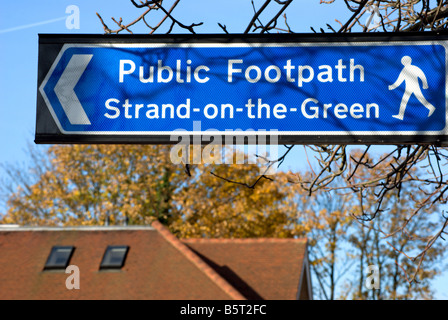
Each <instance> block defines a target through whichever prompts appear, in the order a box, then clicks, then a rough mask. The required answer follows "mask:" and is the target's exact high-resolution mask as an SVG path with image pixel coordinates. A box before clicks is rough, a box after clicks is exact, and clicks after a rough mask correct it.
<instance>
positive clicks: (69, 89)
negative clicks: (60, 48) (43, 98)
mask: <svg viewBox="0 0 448 320" xmlns="http://www.w3.org/2000/svg"><path fill="white" fill-rule="evenodd" d="M92 57H93V54H74V55H73V56H72V58H71V59H70V61H69V62H68V65H67V67H66V68H65V70H64V72H62V75H61V78H60V79H59V81H58V83H57V84H56V86H55V87H54V92H55V93H56V96H57V97H58V99H59V102H60V103H61V106H62V108H63V109H64V111H65V114H66V115H67V118H68V120H69V121H70V123H71V124H91V123H90V120H89V118H88V117H87V114H86V112H85V111H84V109H83V108H82V105H81V103H80V102H79V99H78V97H77V96H76V93H75V91H74V89H75V86H76V85H77V84H78V81H79V79H80V78H81V76H82V74H83V73H84V71H85V70H86V68H87V65H88V64H89V62H90V60H91V59H92Z"/></svg>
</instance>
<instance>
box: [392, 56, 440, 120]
mask: <svg viewBox="0 0 448 320" xmlns="http://www.w3.org/2000/svg"><path fill="white" fill-rule="evenodd" d="M401 63H402V64H403V65H404V68H403V70H402V71H401V72H400V75H399V76H398V79H397V81H395V83H394V84H392V85H390V86H389V90H394V89H395V88H397V87H398V86H400V85H401V83H402V82H403V81H404V82H405V84H406V87H405V90H404V95H403V99H401V104H400V110H399V112H398V114H396V115H393V116H392V117H394V118H397V119H399V120H403V116H404V111H405V110H406V105H407V104H408V101H409V98H410V97H411V95H412V94H414V95H415V97H416V98H417V99H418V101H420V102H421V104H423V105H424V106H425V107H426V108H427V109H428V110H429V114H428V117H430V116H431V115H432V113H433V112H434V110H436V108H435V107H434V106H433V105H432V104H431V103H429V102H428V101H427V100H426V99H425V97H424V96H423V93H422V91H421V89H420V84H419V81H418V80H419V79H420V80H421V81H422V84H423V89H428V82H427V81H426V76H425V74H424V73H423V71H422V69H420V68H419V67H417V66H413V65H411V63H412V59H411V57H409V56H404V57H403V58H401Z"/></svg>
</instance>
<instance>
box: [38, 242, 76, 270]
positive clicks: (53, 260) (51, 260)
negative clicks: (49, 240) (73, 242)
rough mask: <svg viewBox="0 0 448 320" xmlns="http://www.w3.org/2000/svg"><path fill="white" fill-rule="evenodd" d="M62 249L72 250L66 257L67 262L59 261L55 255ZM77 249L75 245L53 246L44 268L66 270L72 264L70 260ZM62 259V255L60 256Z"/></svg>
mask: <svg viewBox="0 0 448 320" xmlns="http://www.w3.org/2000/svg"><path fill="white" fill-rule="evenodd" d="M61 250H64V251H67V250H70V252H69V253H68V256H66V257H64V259H65V262H64V263H57V260H58V257H56V256H55V255H57V254H58V252H59V253H60V252H61ZM74 251H75V247H74V246H60V245H57V246H53V247H52V248H51V251H50V254H49V255H48V258H47V261H46V262H45V265H44V270H45V271H47V270H65V269H67V267H68V266H69V265H70V260H71V259H72V256H73V252H74ZM59 258H60V259H61V258H62V257H59Z"/></svg>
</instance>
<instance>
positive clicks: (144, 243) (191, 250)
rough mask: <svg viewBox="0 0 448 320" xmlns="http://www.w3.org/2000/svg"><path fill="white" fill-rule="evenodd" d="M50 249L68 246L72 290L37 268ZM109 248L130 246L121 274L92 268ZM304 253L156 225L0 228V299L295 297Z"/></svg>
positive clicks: (289, 243)
mask: <svg viewBox="0 0 448 320" xmlns="http://www.w3.org/2000/svg"><path fill="white" fill-rule="evenodd" d="M56 245H60V246H74V247H75V250H74V253H73V256H72V258H71V260H70V264H72V265H76V266H78V267H79V270H80V289H79V290H68V289H67V288H66V286H65V281H66V279H67V277H68V276H69V274H66V273H65V272H64V270H59V271H53V270H52V271H47V270H43V267H44V265H45V262H46V260H47V258H48V255H49V253H50V251H51V248H52V247H53V246H56ZM109 245H126V246H129V252H128V254H127V257H126V261H125V264H124V267H123V268H122V269H121V270H114V271H110V270H108V271H105V270H104V271H103V270H99V265H100V262H101V259H102V257H103V255H104V251H105V249H106V248H107V246H109ZM305 247H306V242H304V241H302V240H269V239H267V240H182V241H180V240H179V239H177V238H176V237H175V236H174V235H172V234H171V233H170V232H169V231H168V229H167V228H165V227H164V226H162V225H161V224H160V223H158V222H155V223H154V224H153V225H152V227H136V226H128V227H96V228H94V227H75V228H23V227H22V228H0V299H108V300H111V299H119V300H124V299H148V300H162V299H170V300H178V299H181V300H193V299H206V300H218V299H226V300H231V299H245V298H248V299H254V298H263V299H295V298H296V295H297V290H298V285H299V282H298V281H299V280H298V279H300V278H301V275H300V274H301V273H302V265H301V263H302V262H303V259H304V258H303V255H304V254H305V251H304V250H306V249H305ZM213 248H215V249H213ZM257 273H258V278H257V276H256V274H257ZM238 279H239V280H238ZM275 279H277V280H275ZM276 281H277V283H278V285H277V286H275V285H273V283H274V282H276ZM280 286H283V287H284V288H280ZM293 287H295V289H294V288H293ZM294 290H295V292H293V291H294Z"/></svg>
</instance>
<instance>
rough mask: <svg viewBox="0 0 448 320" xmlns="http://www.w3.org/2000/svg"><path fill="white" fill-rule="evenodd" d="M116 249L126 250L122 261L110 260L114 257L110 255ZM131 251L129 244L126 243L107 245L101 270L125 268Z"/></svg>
mask: <svg viewBox="0 0 448 320" xmlns="http://www.w3.org/2000/svg"><path fill="white" fill-rule="evenodd" d="M114 250H124V254H123V256H122V257H121V263H112V262H110V261H107V260H110V259H111V258H112V257H111V256H110V255H112V254H113V251H114ZM128 253H129V246H125V245H109V246H107V248H106V250H105V251H104V255H103V258H102V259H101V263H100V270H121V269H123V267H124V265H125V263H126V258H127V256H128Z"/></svg>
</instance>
